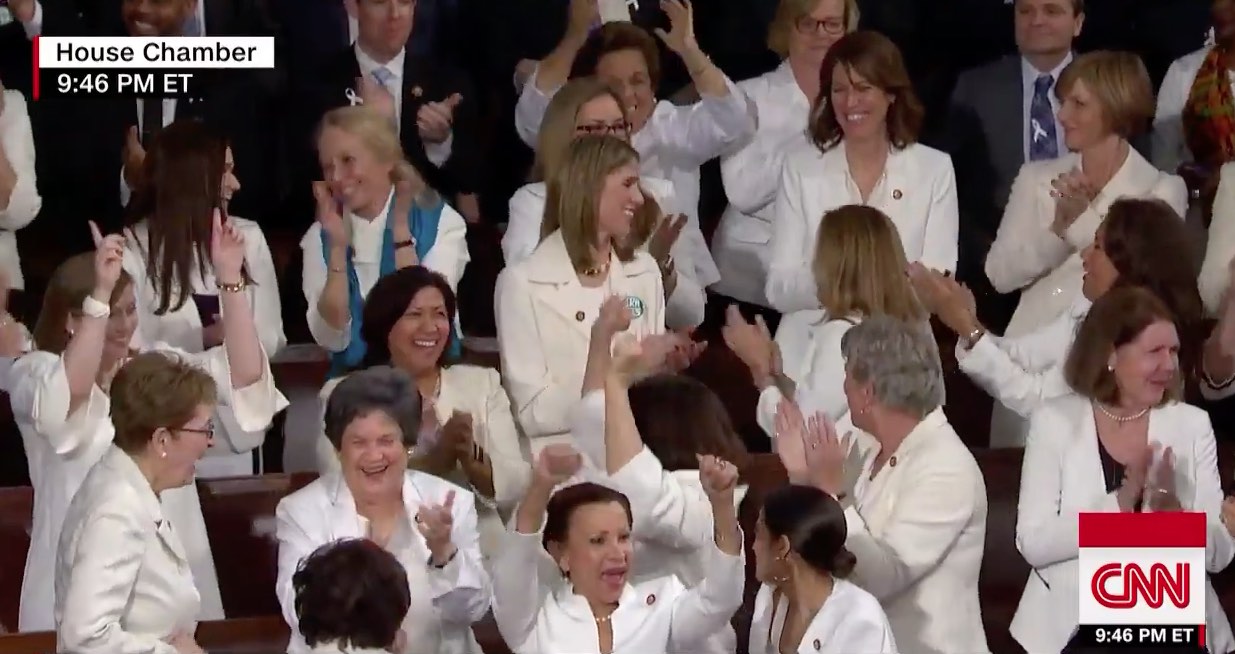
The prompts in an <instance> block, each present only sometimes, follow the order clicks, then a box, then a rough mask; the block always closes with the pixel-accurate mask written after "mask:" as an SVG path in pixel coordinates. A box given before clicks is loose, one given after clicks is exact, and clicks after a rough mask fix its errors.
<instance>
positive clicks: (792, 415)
mask: <svg viewBox="0 0 1235 654" xmlns="http://www.w3.org/2000/svg"><path fill="white" fill-rule="evenodd" d="M852 444H853V434H852V432H846V433H845V435H844V436H843V437H838V436H837V434H836V425H835V424H833V423H832V421H831V420H830V419H829V418H828V417H827V415H826V414H824V413H816V414H815V415H813V416H811V417H810V418H809V419H806V418H804V417H803V416H802V411H801V409H799V408H798V405H797V404H796V403H795V402H793V401H791V400H789V399H782V400H781V401H780V405H779V406H778V407H777V408H776V435H775V447H776V454H777V455H779V456H780V460H781V463H782V464H783V465H784V466H785V471H786V472H788V473H789V481H790V482H792V483H795V484H802V485H806V486H814V487H816V488H818V489H820V490H822V491H824V492H827V493H830V494H831V495H833V496H839V495H841V494H843V493H844V490H845V459H846V457H847V456H848V454H849V449H850V447H851V446H852Z"/></svg>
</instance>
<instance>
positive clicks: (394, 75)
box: [353, 42, 454, 167]
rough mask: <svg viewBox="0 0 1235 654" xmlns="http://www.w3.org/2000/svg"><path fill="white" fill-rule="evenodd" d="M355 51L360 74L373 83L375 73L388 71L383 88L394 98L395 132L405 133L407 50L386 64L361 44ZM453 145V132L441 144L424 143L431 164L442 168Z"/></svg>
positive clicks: (356, 44)
mask: <svg viewBox="0 0 1235 654" xmlns="http://www.w3.org/2000/svg"><path fill="white" fill-rule="evenodd" d="M353 49H354V50H355V52H356V63H357V65H359V67H360V74H361V75H363V76H364V77H366V78H368V79H369V80H371V81H373V80H375V78H374V77H373V71H375V70H377V69H378V68H385V69H386V71H387V74H388V79H387V81H386V83H385V84H383V85H382V86H383V88H385V89H386V91H387V92H389V93H390V95H391V97H393V98H394V103H395V132H396V133H401V132H402V131H403V100H404V98H403V65H404V60H405V59H407V49H406V48H404V49H402V50H399V54H397V55H395V56H394V58H393V59H391V60H390V61H387V62H386V63H385V64H383V63H381V62H378V61H377V60H375V59H374V58H373V57H370V56H369V55H368V53H366V52H365V51H364V49H363V48H361V47H360V43H359V42H357V43H355V45H353ZM356 90H357V91H359V89H356ZM453 144H454V133H453V132H451V134H449V135H448V136H447V137H446V140H445V141H442V142H441V143H429V142H428V141H425V142H424V146H425V156H426V157H428V159H429V162H430V163H432V164H433V165H434V166H438V167H441V166H442V165H444V164H445V163H446V160H448V159H450V152H451V146H452V145H453Z"/></svg>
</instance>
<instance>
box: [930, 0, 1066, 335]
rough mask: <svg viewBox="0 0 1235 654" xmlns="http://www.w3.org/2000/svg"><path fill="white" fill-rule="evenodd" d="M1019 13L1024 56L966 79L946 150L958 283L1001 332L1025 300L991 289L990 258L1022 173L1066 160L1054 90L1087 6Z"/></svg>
mask: <svg viewBox="0 0 1235 654" xmlns="http://www.w3.org/2000/svg"><path fill="white" fill-rule="evenodd" d="M1014 9H1015V12H1014V13H1015V18H1014V21H1015V32H1016V45H1017V50H1018V51H1019V53H1018V54H1016V55H1013V56H1009V57H1005V58H1002V59H999V60H997V61H994V62H992V63H990V64H987V65H985V66H981V67H979V68H975V69H972V70H969V71H966V72H965V73H963V74H961V76H960V77H959V78H958V79H957V82H956V88H955V89H954V90H953V93H952V99H951V103H950V107H949V119H948V135H947V137H946V142H945V144H944V145H945V148H946V149H947V151H948V152H949V153H950V154H951V155H952V164H953V166H954V167H955V169H956V177H957V195H958V200H959V202H960V221H961V223H960V260H959V262H958V265H957V277H958V279H960V280H961V281H963V282H965V283H967V284H969V285H970V287H971V288H973V289H974V292H975V295H976V296H977V300H978V309H979V313H980V314H981V317H982V320H983V322H984V323H985V324H987V325H989V326H990V327H991V328H992V329H997V330H1002V329H1003V327H1004V326H1006V324H1007V321H1008V320H1010V319H1011V317H1012V311H1013V310H1014V309H1015V308H1016V302H1017V300H1018V299H1019V298H1018V297H1017V294H1009V295H1007V296H1000V295H998V294H997V293H996V292H995V290H994V289H993V288H991V286H990V282H989V281H988V280H987V279H986V273H985V271H984V264H985V260H986V253H987V252H988V251H989V250H990V246H991V243H993V242H994V240H995V234H996V232H997V231H998V230H999V223H1000V221H1001V220H1002V218H1003V211H1004V207H1005V205H1006V204H1007V202H1008V194H1009V192H1010V191H1011V188H1012V181H1013V180H1014V179H1015V178H1016V175H1017V173H1018V172H1019V171H1020V169H1021V166H1022V165H1024V163H1025V162H1026V161H1035V160H1039V159H1053V158H1055V157H1058V156H1060V155H1063V154H1065V153H1066V152H1067V148H1066V147H1065V145H1064V142H1063V128H1062V127H1061V126H1060V125H1059V121H1058V118H1057V117H1056V112H1057V111H1058V109H1059V100H1058V98H1056V97H1055V93H1054V91H1055V88H1054V85H1055V81H1056V80H1058V79H1059V73H1060V72H1062V70H1063V68H1064V67H1065V66H1066V65H1067V64H1068V63H1069V62H1070V61H1071V60H1072V44H1073V40H1074V39H1075V38H1076V37H1077V35H1079V34H1080V33H1081V26H1082V25H1083V23H1084V21H1085V13H1084V11H1085V7H1084V0H1016V2H1015V7H1014Z"/></svg>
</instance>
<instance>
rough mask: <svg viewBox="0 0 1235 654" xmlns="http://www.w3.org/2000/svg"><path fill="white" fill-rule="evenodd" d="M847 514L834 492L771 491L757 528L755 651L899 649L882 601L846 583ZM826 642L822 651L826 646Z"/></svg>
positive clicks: (869, 653) (867, 652) (873, 653)
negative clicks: (758, 582)
mask: <svg viewBox="0 0 1235 654" xmlns="http://www.w3.org/2000/svg"><path fill="white" fill-rule="evenodd" d="M846 536H847V529H846V526H845V513H844V510H843V509H842V508H841V506H840V503H839V502H837V501H836V499H835V498H833V497H832V496H831V495H828V494H827V493H825V492H823V491H821V490H819V489H818V488H813V487H811V486H796V485H790V486H785V487H783V488H778V489H776V490H775V491H772V492H771V493H770V494H768V496H767V498H766V499H765V500H764V502H763V510H762V511H761V512H760V513H759V522H758V523H756V526H755V543H754V546H753V550H754V553H755V577H756V578H757V579H758V580H759V581H760V582H761V583H762V585H761V586H760V587H759V594H758V595H756V596H755V609H754V619H753V620H752V622H751V626H750V652H751V654H776V653H778V652H799V651H816V652H823V653H824V654H851V653H854V652H862V654H896V652H897V649H896V639H895V638H893V636H892V628H891V627H890V626H889V625H888V616H887V615H885V614H884V612H883V607H882V606H880V605H879V600H877V599H875V597H874V596H873V595H871V594H870V593H868V592H866V591H865V590H862V589H861V588H859V587H858V586H856V585H854V584H852V583H850V582H849V581H847V580H846V577H848V576H849V573H851V572H853V567H854V564H855V563H856V559H855V558H854V556H853V553H852V552H850V551H849V550H847V549H845V538H846ZM821 645H822V648H821V647H820V646H821Z"/></svg>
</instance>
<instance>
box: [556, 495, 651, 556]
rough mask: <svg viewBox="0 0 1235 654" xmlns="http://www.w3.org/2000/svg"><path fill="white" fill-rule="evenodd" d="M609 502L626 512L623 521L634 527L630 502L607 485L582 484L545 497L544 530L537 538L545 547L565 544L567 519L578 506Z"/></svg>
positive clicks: (568, 520)
mask: <svg viewBox="0 0 1235 654" xmlns="http://www.w3.org/2000/svg"><path fill="white" fill-rule="evenodd" d="M613 502H616V503H618V504H620V505H621V506H622V508H623V509H625V510H626V520H627V521H628V522H630V523H631V524H634V517H633V516H632V515H631V513H630V500H629V499H627V498H626V496H625V495H623V494H622V493H620V492H618V491H616V490H613V489H612V488H609V487H608V486H601V485H600V484H596V483H592V482H590V481H585V482H580V483H578V484H572V485H570V486H567V487H565V488H562V489H560V490H558V491H557V492H555V493H554V494H553V496H552V497H550V498H549V505H548V507H547V509H546V510H545V528H544V531H543V532H542V537H541V538H542V541H543V543H544V545H545V546H546V547H548V545H549V543H565V542H566V537H567V535H568V534H569V533H570V519H571V518H572V517H574V515H575V511H577V510H579V508H580V507H584V506H590V505H592V504H610V503H613Z"/></svg>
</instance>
